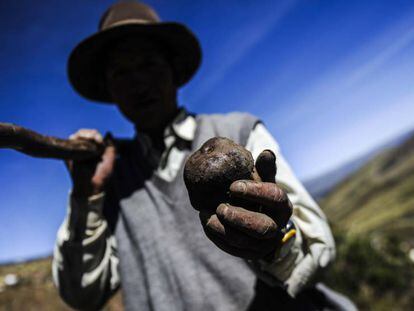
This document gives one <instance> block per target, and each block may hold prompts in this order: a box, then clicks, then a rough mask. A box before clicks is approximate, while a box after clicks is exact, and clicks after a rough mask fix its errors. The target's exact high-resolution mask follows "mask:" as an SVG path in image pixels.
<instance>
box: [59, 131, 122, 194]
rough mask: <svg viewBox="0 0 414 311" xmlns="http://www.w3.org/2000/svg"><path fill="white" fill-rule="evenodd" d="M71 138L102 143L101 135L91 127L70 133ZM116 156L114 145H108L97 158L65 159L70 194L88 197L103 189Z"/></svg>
mask: <svg viewBox="0 0 414 311" xmlns="http://www.w3.org/2000/svg"><path fill="white" fill-rule="evenodd" d="M69 139H71V140H88V141H92V142H94V143H96V144H104V141H103V137H102V135H101V134H100V133H99V132H98V131H97V130H93V129H81V130H79V131H77V132H76V133H75V134H72V135H71V136H70V137H69ZM115 157H116V150H115V146H113V145H110V144H109V145H108V146H107V147H106V148H105V151H104V153H103V154H102V156H101V157H99V158H94V159H90V160H85V161H67V162H66V164H67V167H68V169H69V172H70V175H71V177H72V182H73V190H72V195H73V196H75V197H77V198H88V197H89V196H91V195H94V194H98V193H100V192H102V191H103V189H104V186H105V183H106V181H107V180H108V178H109V177H110V176H111V174H112V171H113V168H114V163H115Z"/></svg>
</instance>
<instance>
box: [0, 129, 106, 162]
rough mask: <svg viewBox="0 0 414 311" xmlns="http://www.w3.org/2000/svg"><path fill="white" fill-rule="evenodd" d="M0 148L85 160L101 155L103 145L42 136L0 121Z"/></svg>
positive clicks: (37, 154) (35, 155) (49, 156)
mask: <svg viewBox="0 0 414 311" xmlns="http://www.w3.org/2000/svg"><path fill="white" fill-rule="evenodd" d="M0 148H9V149H14V150H17V151H19V152H22V153H25V154H27V155H30V156H33V157H38V158H54V159H64V160H69V159H72V160H85V159H88V158H93V157H97V156H99V155H101V154H102V153H103V151H104V149H105V145H104V144H102V145H100V144H97V143H94V142H89V141H74V140H68V139H60V138H55V137H51V136H44V135H41V134H39V133H36V132H34V131H32V130H29V129H26V128H23V127H21V126H17V125H14V124H10V123H1V122H0Z"/></svg>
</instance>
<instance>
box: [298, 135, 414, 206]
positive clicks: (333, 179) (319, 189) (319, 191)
mask: <svg viewBox="0 0 414 311" xmlns="http://www.w3.org/2000/svg"><path fill="white" fill-rule="evenodd" d="M413 135H414V130H412V131H409V132H407V133H404V134H402V135H399V136H397V137H396V138H394V139H392V140H390V141H388V142H387V143H385V144H382V145H380V146H378V147H376V148H374V149H373V150H371V151H370V152H368V153H366V154H363V155H362V156H360V157H357V158H356V159H354V160H352V161H349V162H347V163H345V164H343V165H341V166H339V167H338V168H336V169H334V170H331V171H329V172H327V173H324V174H322V175H320V176H317V177H315V178H312V179H309V180H306V181H304V185H305V187H306V189H307V190H308V191H309V192H310V194H311V195H312V196H313V197H314V198H316V199H321V198H323V197H324V196H326V195H327V194H328V193H329V192H330V191H331V190H332V189H333V188H334V187H335V186H336V185H337V184H338V183H339V182H341V181H342V180H344V179H345V178H346V177H348V176H349V175H350V174H352V173H354V172H356V171H357V170H358V169H360V168H361V167H362V166H364V165H365V164H366V163H368V162H369V161H370V160H371V159H373V158H374V157H375V156H376V155H378V154H380V153H382V152H383V151H384V150H388V149H391V148H395V147H398V146H399V145H401V144H402V143H403V142H404V141H406V140H407V139H409V138H410V137H411V136H413Z"/></svg>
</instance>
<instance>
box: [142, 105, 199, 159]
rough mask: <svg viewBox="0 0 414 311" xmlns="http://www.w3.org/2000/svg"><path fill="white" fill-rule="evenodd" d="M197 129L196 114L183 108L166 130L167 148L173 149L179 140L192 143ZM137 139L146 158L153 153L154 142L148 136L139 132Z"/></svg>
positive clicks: (165, 140)
mask: <svg viewBox="0 0 414 311" xmlns="http://www.w3.org/2000/svg"><path fill="white" fill-rule="evenodd" d="M196 128H197V123H196V119H195V116H194V114H191V113H189V112H188V111H187V109H185V108H184V107H181V108H180V109H179V112H178V114H177V116H176V117H175V118H174V119H173V121H172V122H171V123H170V124H169V125H167V127H166V128H165V130H164V142H165V145H166V148H167V149H168V148H169V147H171V145H172V144H174V143H175V142H176V141H177V140H181V141H184V142H186V143H191V142H192V141H193V139H194V136H195V131H196ZM135 138H136V141H138V143H139V144H140V145H141V148H142V150H143V152H144V155H145V156H146V155H148V154H149V153H151V151H153V149H152V142H151V139H150V138H149V136H148V135H146V134H144V133H142V132H139V133H138V132H137V134H136V136H135Z"/></svg>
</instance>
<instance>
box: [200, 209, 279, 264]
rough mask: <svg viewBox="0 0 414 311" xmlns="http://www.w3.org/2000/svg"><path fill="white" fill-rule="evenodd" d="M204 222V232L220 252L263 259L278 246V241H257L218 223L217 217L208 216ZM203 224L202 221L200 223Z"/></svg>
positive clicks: (213, 215)
mask: <svg viewBox="0 0 414 311" xmlns="http://www.w3.org/2000/svg"><path fill="white" fill-rule="evenodd" d="M204 221H205V225H204V231H205V233H206V235H207V236H208V238H209V239H210V240H212V241H213V242H214V243H215V244H216V245H217V246H218V247H220V248H221V249H222V250H224V251H226V252H228V253H230V254H232V255H235V256H239V257H243V258H256V257H263V256H265V255H266V254H269V253H270V252H272V251H273V250H274V249H276V247H277V245H278V240H276V239H269V240H258V239H256V238H253V237H251V236H249V235H246V234H245V233H243V232H241V231H238V230H236V229H233V228H232V227H230V226H227V225H225V224H223V223H221V222H220V220H219V219H218V218H217V215H215V214H212V215H210V216H209V217H208V218H207V219H206V220H204ZM202 222H203V221H202Z"/></svg>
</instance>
